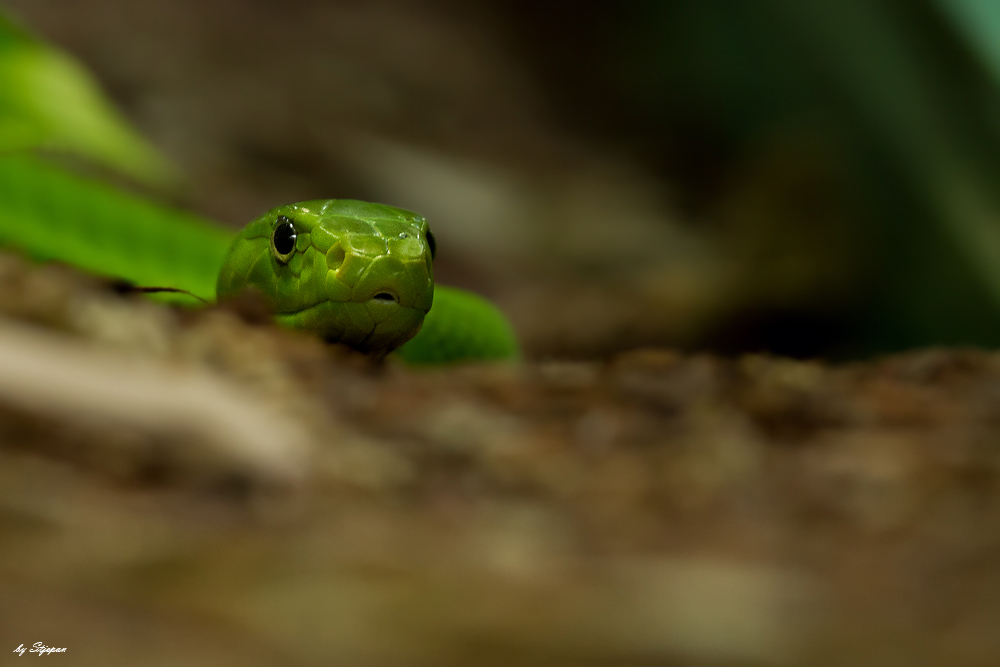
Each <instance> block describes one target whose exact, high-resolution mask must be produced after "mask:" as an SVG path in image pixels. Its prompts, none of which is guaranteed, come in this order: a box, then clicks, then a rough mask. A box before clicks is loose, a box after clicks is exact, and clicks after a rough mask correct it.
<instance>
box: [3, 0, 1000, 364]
mask: <svg viewBox="0 0 1000 667" xmlns="http://www.w3.org/2000/svg"><path fill="white" fill-rule="evenodd" d="M5 4H6V6H8V7H9V8H10V9H12V10H14V13H15V15H16V16H19V17H20V18H21V20H22V21H23V22H24V23H25V24H26V25H28V26H29V27H30V28H32V29H34V30H36V31H38V32H39V33H41V34H42V35H43V36H44V37H46V38H48V39H49V40H51V41H53V42H55V43H56V44H59V45H61V46H63V47H64V48H66V49H67V50H69V51H70V52H72V53H73V54H75V55H76V56H78V57H79V58H80V59H81V60H82V61H83V62H84V63H85V64H86V65H88V66H89V67H90V68H92V69H93V70H94V71H95V72H96V73H97V75H98V76H99V78H100V79H101V81H102V82H103V83H104V85H105V86H106V87H107V90H108V91H109V92H110V94H111V95H112V97H113V98H114V99H115V100H117V102H118V103H119V104H120V106H121V107H122V108H123V109H124V110H125V111H126V112H127V115H128V116H129V117H130V118H131V119H132V120H133V121H134V122H135V123H136V124H137V125H138V126H139V127H140V129H141V130H142V131H144V132H145V133H146V134H147V135H148V136H149V137H151V138H152V139H153V140H154V142H155V143H156V144H157V145H159V146H160V147H161V148H162V149H163V150H164V151H165V152H166V153H167V154H168V155H170V156H171V157H172V158H173V159H174V160H175V161H176V162H177V163H178V164H179V165H180V166H181V167H182V169H183V171H184V172H185V173H186V174H187V175H188V189H187V192H186V194H185V195H184V197H183V198H182V200H181V203H183V204H184V205H186V206H190V207H193V208H194V209H196V210H198V211H200V212H203V213H206V214H208V215H211V216H213V217H215V218H218V219H220V220H223V221H225V222H227V223H229V224H232V225H233V226H238V225H240V224H242V223H243V222H245V221H247V220H249V219H251V218H252V217H255V216H256V215H258V214H259V213H260V212H261V211H263V210H266V209H267V208H269V207H271V206H274V205H277V204H279V203H283V202H288V201H294V200H303V199H309V198H321V197H322V198H326V197H350V198H360V199H371V200H376V201H382V202H385V203H391V204H395V205H399V206H403V207H407V208H412V209H415V210H418V211H420V212H422V213H423V214H425V215H426V216H428V217H429V218H430V219H431V221H432V224H433V227H434V229H435V233H436V235H437V236H438V238H439V239H440V240H441V247H442V252H441V255H440V258H439V261H438V277H439V280H441V282H444V283H451V284H456V285H460V286H466V287H469V288H472V289H476V290H479V291H481V292H483V293H484V294H486V295H488V296H490V297H492V298H494V299H496V300H497V301H498V302H499V303H500V304H501V305H502V306H503V308H504V309H505V310H506V311H507V312H508V313H509V314H510V316H511V317H512V319H513V321H514V323H515V325H516V327H517V329H518V331H519V333H520V334H521V336H522V338H523V340H524V343H525V346H526V349H527V351H528V352H529V354H531V355H533V356H538V357H551V356H555V357H567V356H568V357H589V356H605V355H607V354H610V353H613V352H615V351H620V350H624V349H629V348H632V347H636V346H640V345H648V344H657V345H670V346H680V347H683V348H687V349H708V350H714V351H718V352H723V353H736V352H743V351H757V350H769V351H774V352H778V353H784V354H790V355H793V356H817V355H823V356H833V357H845V356H847V357H850V356H858V355H867V354H870V353H872V352H878V351H887V350H896V349H905V348H909V347H913V346H919V345H927V344H933V343H957V344H985V345H991V344H995V343H996V342H998V340H1000V326H998V322H1000V319H998V317H997V306H996V298H995V296H994V292H995V290H993V285H994V284H1000V283H997V281H995V280H994V276H993V275H992V273H991V272H992V271H993V269H992V268H991V266H992V265H991V264H990V263H989V258H988V257H987V258H985V259H984V258H977V256H976V253H977V252H979V249H981V248H983V247H986V246H985V245H984V244H983V243H978V242H976V241H975V239H976V238H982V235H980V236H979V237H975V232H973V233H966V232H963V231H962V230H966V231H967V230H968V229H969V228H970V225H971V227H973V228H975V227H976V225H979V228H986V229H987V230H989V229H992V227H991V225H992V219H990V220H986V221H984V220H983V218H984V216H983V215H982V212H983V207H982V206H980V209H978V212H975V213H974V214H970V215H971V217H970V216H966V217H970V220H971V222H970V220H966V219H963V218H962V217H961V216H962V215H964V214H963V213H962V212H961V211H959V212H958V213H955V212H954V211H956V210H958V207H957V206H952V205H951V204H949V203H948V202H947V201H946V202H945V203H944V204H940V202H938V203H935V201H936V200H933V199H932V195H933V192H931V191H930V190H928V189H927V188H926V187H925V185H926V182H927V178H937V179H938V181H940V182H941V183H943V184H944V185H943V186H942V187H949V188H950V187H952V186H955V188H959V189H960V188H965V190H969V188H970V187H971V188H972V190H973V191H974V192H976V191H975V187H979V186H980V185H982V183H978V181H976V179H979V180H982V179H981V178H980V177H981V176H983V174H986V175H987V176H989V175H990V174H991V173H992V172H989V171H988V170H985V167H983V166H982V165H981V164H979V163H976V162H975V159H976V158H977V155H971V154H970V150H973V149H974V150H979V151H981V149H983V148H988V147H989V144H988V142H989V141H994V140H995V139H996V136H995V135H996V127H995V126H993V127H990V123H993V121H992V120H991V119H992V112H991V111H990V109H986V108H985V107H982V104H981V103H980V107H982V108H980V107H977V108H970V107H967V106H962V105H960V104H958V102H961V101H962V100H963V99H967V98H972V97H981V96H982V95H984V94H986V93H990V94H994V93H992V92H990V91H992V90H993V82H992V79H991V78H990V77H989V76H988V72H986V71H985V70H984V69H983V67H982V62H981V61H980V60H979V59H978V58H977V55H976V53H975V50H974V49H973V48H972V47H971V46H970V45H969V39H967V37H968V36H967V35H965V34H964V33H962V31H961V30H960V27H961V26H960V25H959V24H957V23H956V22H955V21H954V20H953V19H954V16H953V15H951V14H948V12H947V11H944V10H942V7H941V6H939V5H948V4H949V3H934V2H917V3H909V4H907V5H906V6H897V5H894V4H892V3H859V2H849V3H831V2H821V3H811V4H810V6H809V7H808V8H802V7H801V3H795V2H785V1H782V0H764V1H762V2H758V3H738V2H726V1H724V0H713V1H712V2H701V3H699V2H694V1H693V0H692V1H690V2H683V1H681V2H671V3H656V2H639V3H628V4H627V5H619V4H616V3H575V2H553V3H543V4H535V3H529V2H518V1H516V0H510V1H503V0H482V1H479V2H473V3H466V2H448V1H441V2H416V1H406V0H375V1H372V2H320V1H318V0H316V1H310V0H293V1H288V2H276V1H270V0H252V1H251V0H247V1H236V0H211V1H208V2H204V1H203V2H197V1H194V0H146V1H144V2H141V3H137V2H130V1H128V0H88V1H86V2H73V3H65V2H58V1H57V0H47V1H46V0H8V2H6V3H5ZM950 4H956V3H950ZM957 4H961V3H957ZM945 9H947V7H946V8H945ZM838 31H839V32H838ZM879 31H881V32H879ZM928 64H930V65H931V67H925V65H928ZM886 81H888V82H892V85H893V86H894V88H893V89H892V90H891V91H884V90H883V89H884V86H885V83H886ZM984 91H985V92H984ZM927 100H929V101H930V108H927V109H924V110H923V111H921V110H920V109H921V103H922V102H923V101H927ZM924 106H927V105H924ZM939 107H940V108H939ZM914 109H917V111H918V112H917V113H916V114H914V113H913V110H914ZM977 123H978V124H977ZM928 128H929V130H928ZM977 133H979V134H977ZM990 133H992V134H990ZM937 135H940V136H937ZM980 135H983V136H980ZM985 135H989V136H985ZM984 136H985V138H984ZM914 137H917V139H916V140H914ZM928 137H930V138H928ZM935 137H936V138H935ZM963 142H964V143H963ZM942 147H944V148H942ZM952 149H954V150H952ZM967 149H968V150H967ZM949 151H950V152H949ZM949 160H950V161H949ZM944 162H947V164H949V165H951V166H955V165H957V167H956V169H957V170H958V171H959V172H961V173H960V174H959V177H961V178H964V177H965V176H968V175H969V173H971V174H972V177H971V178H972V181H970V182H972V186H969V183H968V182H965V181H962V182H958V181H955V182H954V183H953V182H951V181H948V180H947V178H949V177H950V176H953V175H954V174H952V173H950V172H949V173H948V174H938V173H937V172H935V174H931V175H930V176H927V175H926V174H924V172H922V171H920V167H921V165H923V164H924V163H928V164H941V163H944ZM970 165H971V166H970ZM963 169H965V171H962V170H963ZM984 170H985V171H984ZM924 171H926V170H924ZM939 171H940V170H939ZM953 171H954V170H953ZM928 173H929V172H928ZM967 180H968V179H967ZM955 183H958V185H955ZM977 183H978V185H977ZM986 184H987V185H988V183H986ZM966 186H969V187H966ZM953 189H954V188H953ZM980 190H983V191H986V192H988V191H989V189H988V188H982V187H980ZM939 199H940V198H939ZM945 199H947V195H946V196H945ZM948 201H950V200H948ZM974 203H975V202H973V204H974ZM939 204H940V205H939ZM948 206H951V208H948ZM971 208H972V205H970V206H966V209H971ZM987 209H988V210H987V211H986V215H985V217H986V218H989V216H990V215H992V213H993V211H992V209H989V208H988V207H987ZM949 211H950V212H949ZM977 216H978V217H977ZM993 227H995V225H994V226H993ZM955 230H959V231H958V232H956V231H955ZM963 234H965V235H964V236H963ZM969 239H972V241H970V240H969ZM963 244H964V245H963ZM970 248H971V250H970Z"/></svg>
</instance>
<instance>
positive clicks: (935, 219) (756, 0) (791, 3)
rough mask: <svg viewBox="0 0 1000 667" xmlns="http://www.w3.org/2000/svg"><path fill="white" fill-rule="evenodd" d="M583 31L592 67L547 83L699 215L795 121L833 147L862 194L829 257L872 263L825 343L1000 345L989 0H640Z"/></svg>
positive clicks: (997, 89)
mask: <svg viewBox="0 0 1000 667" xmlns="http://www.w3.org/2000/svg"><path fill="white" fill-rule="evenodd" d="M564 9H565V8H564ZM562 16H563V17H564V16H565V14H563V15H562ZM559 17H560V15H559V14H557V13H555V12H553V14H552V16H551V20H550V21H548V22H547V23H543V27H542V28H541V29H538V30H536V32H535V33H534V38H535V41H537V42H541V41H542V40H541V36H542V35H543V34H544V32H545V31H546V30H553V29H555V28H556V26H557V23H558V20H559ZM588 21H589V23H588V25H589V26H590V28H588V29H585V30H583V36H582V37H579V38H578V42H580V43H581V44H585V45H586V46H587V47H588V48H586V49H583V48H578V49H577V51H576V52H577V53H581V54H585V55H584V57H585V58H586V64H585V66H584V67H581V68H580V69H578V70H574V69H573V63H571V62H570V61H569V59H567V58H562V59H560V57H559V54H549V55H550V58H549V61H550V63H555V65H553V67H554V68H555V74H556V76H550V78H549V84H550V85H551V86H552V87H554V88H555V87H558V86H559V85H560V83H559V82H560V76H561V77H562V80H564V81H568V82H569V83H567V84H565V86H564V90H566V91H569V92H568V93H566V94H567V95H570V96H572V95H575V96H576V100H577V102H578V103H577V106H581V107H584V108H587V109H589V110H590V111H588V113H590V114H591V116H593V117H595V118H596V121H597V122H598V123H603V127H604V129H605V130H606V131H608V132H611V133H616V134H618V135H619V137H621V138H623V140H625V141H626V142H631V145H632V146H633V147H634V149H635V150H636V151H637V152H638V153H639V154H641V155H643V156H644V157H645V158H646V159H647V161H648V162H649V163H651V164H653V165H657V166H659V167H660V168H661V169H663V171H664V173H665V175H666V176H667V177H668V178H669V179H671V180H672V181H673V182H675V183H677V184H678V185H679V188H678V190H679V195H678V199H679V200H680V201H682V202H685V201H689V200H692V198H693V199H694V200H695V202H696V203H697V205H698V206H701V207H702V208H700V209H698V210H695V211H693V212H692V213H691V215H692V217H694V218H695V219H698V218H699V216H710V215H711V213H712V211H711V207H712V206H713V205H715V204H717V203H718V202H717V198H719V197H724V196H726V193H725V188H726V187H727V186H729V185H731V181H732V180H734V179H737V178H740V177H742V176H743V175H744V173H745V172H746V171H747V170H750V169H752V168H753V167H754V164H753V161H754V157H753V156H754V155H755V154H757V155H759V154H760V153H761V152H762V147H766V146H768V145H773V144H774V143H775V142H776V141H778V142H780V141H782V140H783V139H782V137H784V138H785V139H787V137H788V136H789V135H790V134H794V133H795V132H796V131H798V130H801V129H802V128H809V129H810V130H811V131H816V130H817V129H818V131H820V132H822V133H824V134H825V135H826V136H827V137H828V138H829V142H828V143H829V144H832V145H833V146H834V147H835V152H836V153H837V155H836V158H835V159H836V160H841V161H843V163H844V164H845V168H844V172H845V173H846V174H847V175H848V176H849V177H850V179H851V180H852V181H853V182H854V184H855V185H856V186H857V190H858V191H859V192H860V195H861V198H862V199H863V200H864V204H863V206H860V207H858V208H857V209H855V211H854V213H853V214H852V215H853V219H851V220H847V221H845V222H844V223H843V224H844V225H849V226H853V227H854V229H855V230H856V231H858V232H859V233H858V234H855V237H856V238H857V239H858V244H857V245H856V246H855V249H854V254H853V255H852V254H847V255H844V256H841V257H839V258H838V261H840V262H843V263H845V264H851V263H856V264H858V265H859V266H860V264H861V263H863V262H871V265H870V266H866V267H864V269H863V271H862V272H860V273H859V275H860V276H862V279H861V280H860V282H859V284H858V285H857V286H856V290H857V292H856V294H855V295H854V297H853V299H854V302H853V305H852V310H851V312H850V313H845V312H843V311H841V312H838V313H837V314H836V316H837V317H840V318H842V320H844V321H845V322H846V327H847V329H846V330H845V331H843V332H841V333H840V334H838V336H840V338H839V340H838V341H837V342H836V344H834V345H832V346H831V348H826V349H827V350H829V349H834V350H835V351H837V352H839V353H841V354H846V355H850V356H855V355H859V354H866V353H871V352H878V351H886V350H895V349H901V348H907V347H911V346H916V345H928V344H978V345H986V346H996V345H1000V3H997V2H996V1H995V0H909V1H906V2H900V1H898V0H752V1H745V0H674V1H672V2H653V1H647V2H642V3H634V4H630V5H628V6H627V7H626V6H616V7H615V8H614V9H611V8H610V7H609V8H608V9H607V10H606V11H605V12H604V13H601V14H600V15H599V16H598V17H596V18H594V17H590V19H588ZM587 30H589V32H587ZM560 68H561V69H560ZM574 73H576V78H572V77H573V76H574ZM579 91H584V92H579ZM581 98H582V102H583V103H582V104H581V103H580V100H581ZM609 100H613V103H612V102H609ZM611 106H613V107H614V109H613V110H608V107H611ZM592 120H594V118H592ZM830 153H831V151H828V152H827V153H826V154H825V155H822V154H818V155H817V156H816V158H817V160H822V159H829V158H830ZM692 193H693V194H692ZM817 206H822V202H819V201H818V200H817ZM789 224H798V225H802V226H807V225H809V224H811V222H810V220H809V219H808V218H804V219H799V220H796V221H794V223H793V222H790V223H789ZM831 252H833V251H832V250H831ZM822 298H823V297H822V295H816V296H815V300H816V301H817V302H818V301H820V300H821V299H822ZM816 305H817V307H821V306H822V304H818V303H817V304H816ZM799 307H800V308H805V307H808V305H801V304H800V306H799Z"/></svg>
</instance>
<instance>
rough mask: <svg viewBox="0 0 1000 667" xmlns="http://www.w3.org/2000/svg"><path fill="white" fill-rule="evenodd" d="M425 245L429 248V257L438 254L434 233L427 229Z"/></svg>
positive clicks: (432, 257)
mask: <svg viewBox="0 0 1000 667" xmlns="http://www.w3.org/2000/svg"><path fill="white" fill-rule="evenodd" d="M427 245H428V246H430V249H431V259H434V258H435V257H437V254H438V246H437V241H435V240H434V235H433V234H431V232H430V230H429V229H428V230H427Z"/></svg>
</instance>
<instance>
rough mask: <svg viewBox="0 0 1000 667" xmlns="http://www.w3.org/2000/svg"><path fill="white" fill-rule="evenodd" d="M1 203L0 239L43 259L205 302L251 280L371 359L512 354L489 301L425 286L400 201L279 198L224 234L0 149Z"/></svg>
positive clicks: (428, 281) (424, 248)
mask: <svg viewBox="0 0 1000 667" xmlns="http://www.w3.org/2000/svg"><path fill="white" fill-rule="evenodd" d="M0 201H3V202H4V206H2V207H0V243H2V244H4V245H7V246H12V247H15V248H18V249H20V250H22V251H24V252H26V253H28V254H30V255H32V256H34V257H35V258H37V259H40V260H56V261H62V262H65V263H68V264H72V265H75V266H78V267H80V268H82V269H85V270H87V271H90V272H93V273H97V274H100V275H105V276H108V277H112V278H118V279H124V280H127V281H129V282H131V283H133V284H135V285H139V286H149V287H166V288H173V289H178V290H183V291H184V292H188V293H190V294H191V295H194V296H196V297H198V299H202V300H206V301H212V300H214V299H215V298H216V297H217V296H218V297H219V298H226V297H228V296H231V295H234V294H236V293H237V292H239V291H241V290H243V289H245V288H248V287H249V288H255V289H257V290H258V291H259V292H261V293H262V294H263V295H264V297H265V298H266V299H267V300H268V302H269V304H270V305H271V308H272V311H273V312H274V314H275V319H276V320H277V321H278V322H280V323H282V324H284V325H286V326H291V327H295V328H300V329H305V330H308V331H312V332H314V333H316V334H317V335H319V336H321V337H322V338H324V339H325V340H328V341H331V342H340V343H344V344H347V345H349V346H351V347H354V348H356V349H359V350H361V351H364V352H369V353H374V354H377V355H383V354H386V353H388V352H390V351H392V350H394V349H396V348H399V349H398V353H399V355H400V356H401V357H402V358H404V359H405V360H407V361H409V362H412V363H448V362H454V361H461V360H469V359H473V360H474V359H516V358H517V357H518V356H519V350H518V344H517V339H516V338H515V336H514V333H513V331H512V329H511V327H510V325H509V323H508V322H507V320H506V318H505V317H504V316H503V315H502V314H501V313H500V312H499V310H497V309H496V307H495V306H493V305H492V304H491V303H490V302H489V301H487V300H485V299H483V298H482V297H479V296H477V295H475V294H472V293H470V292H466V291H463V290H458V289H455V288H448V287H442V286H439V285H435V284H434V277H433V262H432V260H433V254H434V249H433V237H431V236H430V234H429V229H428V225H427V221H426V220H424V218H422V217H421V216H419V215H417V214H415V213H412V212H410V211H405V210H403V209H398V208H394V207H391V206H385V205H381V204H371V203H367V202H360V201H354V200H317V201H311V202H303V203H299V204H290V205H286V206H282V207H279V208H276V209H273V210H271V211H268V212H267V213H265V214H264V215H262V216H261V217H259V218H257V219H256V220H254V221H252V222H251V223H250V224H248V225H247V226H246V227H244V228H243V230H242V231H241V232H240V233H239V234H238V235H237V236H236V238H235V239H234V238H233V233H232V232H231V231H229V230H227V229H225V228H224V227H222V226H220V225H216V224H214V223H211V222H209V221H207V220H203V219H201V218H198V217H196V216H193V215H190V214H185V213H181V212H177V211H173V210H170V209H166V208H164V207H161V206H158V205H156V204H152V203H150V202H148V201H146V200H144V199H142V198H139V197H135V196H132V195H128V194H125V193H122V192H120V191H118V190H116V189H114V188H111V187H110V186H106V185H103V184H101V183H99V182H97V181H93V180H90V179H86V178H82V177H79V176H77V175H75V174H73V173H71V172H68V171H66V170H63V169H60V168H58V167H56V166H54V165H52V164H50V163H48V162H46V161H44V160H42V159H40V158H37V157H34V156H30V155H25V154H8V155H2V156H0ZM279 226H282V229H281V230H278V227H279ZM276 233H277V234H278V235H277V236H276ZM172 298H173V299H174V300H178V301H182V302H184V301H187V302H188V303H189V304H193V303H195V302H196V299H193V298H190V297H187V296H186V295H183V294H180V295H173V297H172ZM418 332H419V333H418ZM407 341H409V342H407Z"/></svg>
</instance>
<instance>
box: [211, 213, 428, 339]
mask: <svg viewBox="0 0 1000 667" xmlns="http://www.w3.org/2000/svg"><path fill="white" fill-rule="evenodd" d="M434 254H435V246H434V237H433V235H431V233H430V230H429V229H428V226H427V221H426V220H425V219H424V218H423V217H422V216H420V215H417V214H416V213H412V212H410V211H406V210H403V209H400V208H395V207H392V206H385V205H382V204H371V203H368V202H362V201H356V200H352V199H326V200H316V201H307V202H300V203H298V204H288V205H285V206H280V207H278V208H274V209H271V210H270V211H268V212H267V213H265V214H264V215H262V216H260V217H259V218H257V219H255V220H254V221H253V222H251V223H250V224H248V225H247V226H246V227H244V228H243V230H242V231H241V232H240V234H239V235H238V236H237V237H236V239H235V240H234V241H233V243H232V245H231V246H230V248H229V252H228V253H227V255H226V259H225V261H224V263H223V267H222V270H221V271H220V272H219V279H218V283H217V284H216V293H217V296H218V298H219V299H220V300H221V299H225V298H227V297H231V296H233V295H235V294H237V293H238V292H240V291H241V290H244V289H246V288H248V287H252V288H255V289H256V290H258V291H259V292H261V293H262V294H263V295H264V297H265V298H266V299H267V301H268V304H269V306H270V308H271V312H272V313H274V316H275V319H276V320H277V321H278V322H280V323H282V324H285V325H287V326H291V327H294V328H298V329H305V330H308V331H311V332H314V333H316V334H318V335H319V336H321V337H322V338H324V339H325V340H327V341H329V342H333V343H343V344H345V345H349V346H350V347H353V348H355V349H357V350H360V351H362V352H366V353H374V354H387V353H388V352H390V351H391V350H393V349H395V348H397V347H399V346H400V345H402V344H403V343H405V342H406V341H408V340H409V339H411V338H413V336H415V335H416V333H417V332H418V331H419V330H420V327H421V325H422V324H423V321H424V316H425V315H426V314H427V312H428V311H429V310H430V308H431V302H432V300H433V297H434V270H433V259H434Z"/></svg>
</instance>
